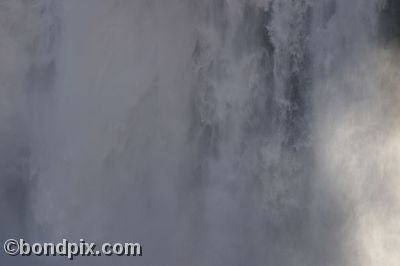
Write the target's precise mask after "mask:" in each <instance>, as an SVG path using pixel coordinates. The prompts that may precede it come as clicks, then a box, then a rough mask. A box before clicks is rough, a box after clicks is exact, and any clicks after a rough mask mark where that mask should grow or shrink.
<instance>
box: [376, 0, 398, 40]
mask: <svg viewBox="0 0 400 266" xmlns="http://www.w3.org/2000/svg"><path fill="white" fill-rule="evenodd" d="M379 35H380V37H381V38H382V40H383V42H384V43H386V44H388V43H390V44H391V43H396V44H400V1H398V0H387V2H386V4H385V5H384V7H383V9H382V11H381V16H380V27H379Z"/></svg>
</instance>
